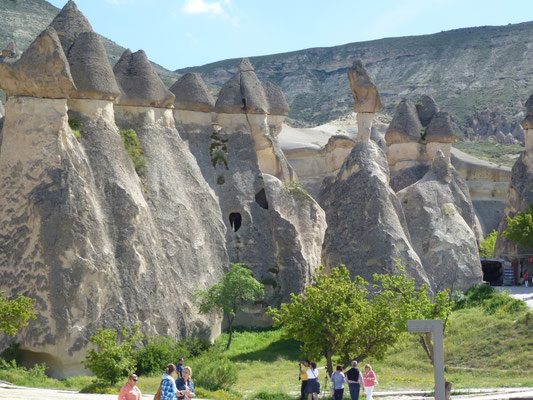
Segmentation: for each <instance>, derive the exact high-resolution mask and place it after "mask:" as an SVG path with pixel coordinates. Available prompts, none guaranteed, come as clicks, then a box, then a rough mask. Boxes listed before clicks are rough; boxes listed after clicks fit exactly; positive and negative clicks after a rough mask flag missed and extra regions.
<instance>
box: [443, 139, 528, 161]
mask: <svg viewBox="0 0 533 400" xmlns="http://www.w3.org/2000/svg"><path fill="white" fill-rule="evenodd" d="M453 147H455V148H457V149H459V150H461V151H464V152H465V153H468V154H471V155H473V156H475V157H478V158H481V159H482V160H487V161H492V162H493V163H496V164H498V165H505V166H508V167H512V166H513V165H514V163H515V162H516V159H517V156H518V155H519V154H520V153H522V152H523V151H524V148H523V147H522V146H520V145H518V144H514V145H503V144H499V143H493V142H486V141H480V142H455V143H454V144H453Z"/></svg>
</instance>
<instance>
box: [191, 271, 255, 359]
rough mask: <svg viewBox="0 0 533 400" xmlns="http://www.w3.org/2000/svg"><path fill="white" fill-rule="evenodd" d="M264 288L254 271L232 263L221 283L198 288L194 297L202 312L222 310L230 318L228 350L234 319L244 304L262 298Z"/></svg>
mask: <svg viewBox="0 0 533 400" xmlns="http://www.w3.org/2000/svg"><path fill="white" fill-rule="evenodd" d="M263 296H264V288H263V285H262V284H261V283H259V282H258V281H257V280H256V279H255V278H254V277H253V275H252V271H250V270H249V269H248V268H245V267H243V264H234V263H232V266H231V269H230V271H229V272H228V273H227V274H225V275H224V276H223V277H222V279H221V281H220V282H219V283H216V284H215V285H213V286H212V287H211V288H210V289H208V290H198V291H197V292H196V293H195V296H194V299H195V301H196V303H197V304H198V305H199V307H200V313H202V314H209V313H211V312H213V311H222V312H223V313H224V316H225V317H226V318H227V320H228V328H229V338H228V344H227V346H226V350H228V349H229V348H230V345H231V338H232V336H233V321H234V320H235V315H237V311H240V310H242V308H243V306H244V304H245V303H246V302H250V301H256V300H260V299H262V298H263Z"/></svg>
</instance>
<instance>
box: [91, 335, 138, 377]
mask: <svg viewBox="0 0 533 400" xmlns="http://www.w3.org/2000/svg"><path fill="white" fill-rule="evenodd" d="M143 339H144V335H143V334H142V333H140V332H139V326H137V325H136V326H134V327H133V328H131V329H129V330H128V329H127V328H126V327H125V326H123V327H122V329H121V331H120V338H119V333H118V332H117V331H116V330H115V329H103V328H99V329H98V333H97V334H96V335H95V336H92V337H91V343H94V344H96V345H97V346H98V347H99V349H98V351H96V350H93V349H90V350H89V351H88V355H87V357H86V358H85V361H83V364H84V365H85V366H86V367H87V368H88V369H89V370H91V371H92V372H93V373H94V375H95V376H96V377H97V378H98V379H99V380H100V381H101V382H103V383H108V384H111V385H114V384H115V383H117V382H118V380H119V379H120V378H121V377H123V376H127V375H128V374H130V373H132V372H133V370H134V368H135V358H134V353H133V346H134V345H135V343H138V342H140V341H141V340H143Z"/></svg>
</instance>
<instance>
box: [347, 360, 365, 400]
mask: <svg viewBox="0 0 533 400" xmlns="http://www.w3.org/2000/svg"><path fill="white" fill-rule="evenodd" d="M346 379H347V380H348V388H349V389H350V397H351V398H352V400H359V392H360V391H361V385H362V386H363V390H365V383H364V381H363V375H361V371H359V368H357V361H355V360H353V361H352V368H350V369H349V370H348V372H346Z"/></svg>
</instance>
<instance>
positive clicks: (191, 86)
mask: <svg viewBox="0 0 533 400" xmlns="http://www.w3.org/2000/svg"><path fill="white" fill-rule="evenodd" d="M169 90H170V91H171V92H172V93H173V94H174V95H175V96H176V99H175V100H174V106H175V107H176V109H179V110H186V111H200V112H206V113H209V112H213V111H215V99H214V98H213V95H212V94H211V92H210V91H209V89H208V87H207V85H206V84H205V82H204V81H203V79H202V77H201V76H200V75H199V74H196V73H189V74H185V75H183V76H182V77H181V78H180V79H178V80H177V81H176V83H174V85H172V86H171V87H170V89H169Z"/></svg>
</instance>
